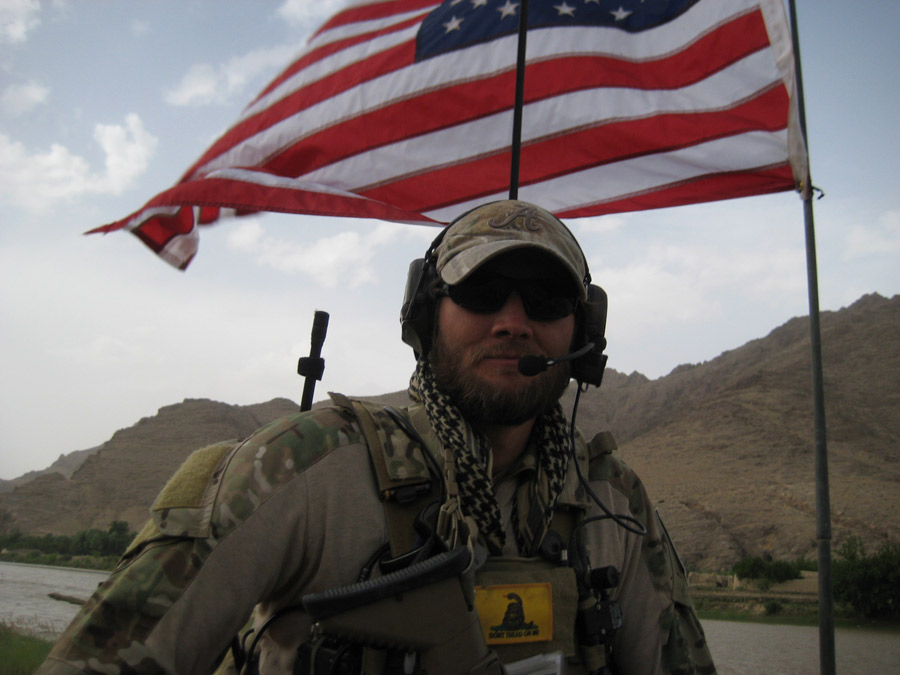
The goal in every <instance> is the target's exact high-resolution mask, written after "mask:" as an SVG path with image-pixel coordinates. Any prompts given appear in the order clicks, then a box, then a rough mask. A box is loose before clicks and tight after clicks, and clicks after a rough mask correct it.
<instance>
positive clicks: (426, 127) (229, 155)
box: [194, 12, 777, 175]
mask: <svg viewBox="0 0 900 675" xmlns="http://www.w3.org/2000/svg"><path fill="white" fill-rule="evenodd" d="M711 41H718V42H720V43H722V44H724V45H727V48H723V49H718V50H715V51H713V53H714V54H715V55H716V56H717V57H718V58H717V59H716V60H714V59H710V58H700V57H698V56H697V55H698V54H701V55H703V54H707V53H708V50H709V49H710V47H709V44H708V43H709V42H711ZM766 44H767V41H766V34H765V25H764V23H763V21H762V17H761V16H760V15H759V13H758V12H756V13H752V14H749V15H743V16H740V17H738V19H737V20H736V21H735V22H733V23H729V24H725V25H724V26H721V27H719V28H718V29H717V31H715V32H712V33H709V34H707V35H706V36H705V37H704V38H703V39H701V40H699V41H697V42H695V43H694V44H692V45H689V47H688V49H686V50H682V51H680V52H677V53H675V54H671V55H668V56H667V57H666V58H663V59H661V60H658V61H649V62H646V61H644V62H628V61H622V60H611V59H610V57H607V56H596V57H590V56H569V51H570V50H569V49H566V52H565V54H564V57H563V58H561V59H558V60H549V59H546V60H543V61H540V62H538V63H535V64H533V65H532V66H530V67H529V72H528V75H527V78H528V79H527V81H528V87H527V90H526V100H528V101H534V100H538V99H541V98H548V97H550V96H554V95H559V94H563V93H565V92H566V91H572V90H575V89H578V88H586V87H597V86H617V85H621V86H627V85H628V84H629V83H633V82H639V83H644V84H643V87H644V88H665V89H672V88H676V87H679V86H685V85H688V84H691V83H692V82H694V81H699V80H701V79H702V78H704V77H707V76H710V75H712V74H715V72H716V71H717V70H719V69H722V68H724V67H726V66H728V65H729V64H730V63H732V62H734V61H735V60H737V59H739V58H741V57H743V56H746V55H748V54H753V53H755V52H757V51H759V50H760V49H761V48H762V47H764V46H765V45H766ZM411 47H412V45H411V44H409V45H407V48H408V49H411ZM406 55H408V52H407V54H406ZM392 57H397V59H398V60H400V61H402V60H403V58H405V55H402V54H401V53H400V47H399V46H398V47H397V48H396V51H393V52H392ZM393 63H394V65H395V66H396V65H397V62H396V61H394V62H393ZM513 68H514V63H513V62H512V60H510V61H509V63H508V69H507V70H506V71H505V72H501V73H499V74H497V73H485V74H484V76H483V79H480V80H476V81H474V82H463V83H459V84H448V85H445V86H444V87H442V88H440V89H436V90H429V89H426V88H425V87H422V91H423V92H424V93H422V94H421V95H420V96H419V97H418V98H411V99H405V100H402V101H400V102H398V103H395V104H394V105H393V106H384V107H379V106H382V105H383V103H384V96H383V94H381V92H382V91H391V90H395V89H396V86H395V85H394V84H393V83H391V82H384V81H382V80H378V81H374V82H372V81H370V80H369V79H368V78H365V77H364V76H360V75H359V73H354V74H353V75H354V76H355V77H356V78H357V81H361V80H363V79H366V80H367V81H370V84H369V85H368V86H366V85H358V88H357V89H354V91H352V92H348V93H347V94H346V96H335V95H333V94H332V95H331V96H330V97H329V96H327V95H326V94H325V93H322V92H321V90H320V89H318V88H316V87H309V88H307V89H306V90H304V93H305V95H304V97H303V98H304V103H312V102H319V101H326V105H323V106H317V107H315V106H312V105H310V106H309V108H311V110H309V111H308V112H309V114H304V111H302V110H299V109H297V107H296V103H295V102H294V99H293V98H289V99H286V100H285V101H283V102H281V103H279V104H276V105H274V106H273V107H272V108H271V109H270V112H269V113H268V114H267V117H266V118H265V119H259V120H258V123H259V124H268V123H270V122H271V120H272V118H273V117H277V118H279V119H280V120H284V121H283V122H281V123H278V124H274V125H272V126H270V127H269V128H268V129H266V130H265V131H262V132H260V134H259V135H258V136H256V137H254V138H252V139H251V140H250V141H249V142H248V143H247V148H249V149H250V152H245V147H244V146H241V145H237V147H235V148H233V149H232V150H230V151H227V152H224V151H223V150H222V148H221V147H220V146H219V145H218V144H217V145H216V146H214V148H213V149H212V150H211V151H210V152H208V153H207V154H206V155H204V157H203V158H201V160H200V162H198V165H199V164H202V163H205V162H207V161H208V159H209V158H210V157H211V156H213V155H215V154H221V156H220V157H218V158H217V159H216V160H215V161H210V162H208V163H207V165H206V166H204V167H203V171H210V170H215V169H216V168H219V167H221V166H235V165H240V166H247V165H252V166H260V167H264V168H265V169H266V170H270V171H274V172H276V173H280V174H283V175H299V171H298V170H297V169H296V168H291V167H290V166H285V165H284V163H283V161H282V162H281V163H279V161H277V160H276V161H274V162H270V161H267V159H265V158H262V157H260V156H259V155H258V153H256V152H254V151H255V150H256V149H258V148H264V149H268V150H270V151H271V150H272V149H273V148H279V152H280V153H285V152H290V150H291V146H290V145H288V144H287V142H286V141H284V140H282V139H293V145H294V146H296V147H298V148H300V146H303V149H300V150H299V152H298V153H297V155H296V161H297V163H298V164H302V163H303V162H307V161H309V160H310V158H311V156H313V158H314V162H313V163H310V164H307V165H306V171H305V172H304V173H309V172H311V171H313V170H315V169H316V168H318V167H320V166H323V165H326V164H329V163H331V162H334V161H337V160H340V159H342V158H343V157H346V156H349V155H352V154H354V153H356V152H359V151H360V150H361V149H367V148H371V147H374V146H378V145H382V144H385V143H388V142H391V141H392V140H399V139H401V138H403V137H413V136H416V135H419V134H422V133H425V132H428V131H434V130H439V129H441V128H445V127H447V126H450V125H452V124H455V123H459V122H462V121H465V120H466V119H475V118H477V117H484V116H486V115H489V114H491V113H493V112H496V111H498V110H503V109H508V108H509V107H510V106H511V102H512V99H513V91H514V90H513V86H514V72H513V70H512V69H513ZM385 70H387V68H385ZM369 74H371V71H370V73H369ZM344 75H345V73H344V72H343V71H341V72H340V73H337V74H335V76H334V77H333V78H331V79H330V80H329V83H333V82H334V80H335V79H336V78H338V77H341V78H343V77H344ZM399 77H401V75H399V74H398V78H399ZM772 77H777V72H773V73H772ZM323 86H324V83H323ZM333 86H343V87H349V81H344V82H341V83H340V85H333ZM298 96H299V95H298ZM345 99H346V100H345ZM358 99H361V100H365V101H371V102H372V103H371V107H370V108H369V109H365V110H363V109H361V108H360V107H359V106H358V105H357V106H354V105H353V101H354V100H358ZM432 101H434V102H435V103H432ZM292 110H293V111H295V114H293V115H292V114H291V111H292ZM345 110H351V111H353V116H352V117H351V118H350V119H347V120H345V119H344V114H339V113H337V111H341V112H342V113H343V111H345ZM396 119H402V120H404V124H403V125H396V124H392V123H391V122H392V120H396ZM338 125H346V126H338ZM319 127H324V130H323V131H322V132H321V134H322V135H321V136H318V135H316V134H314V133H310V132H309V130H310V129H315V128H319ZM249 129H250V127H249V126H248V127H245V128H243V129H241V128H239V127H236V128H235V133H242V134H243V135H245V136H247V135H249V134H248V132H249ZM302 130H305V131H306V133H305V134H303V135H301V131H302ZM510 135H511V133H510V134H505V135H504V136H510ZM390 136H392V137H390ZM235 140H236V136H234V135H231V136H228V137H227V138H223V139H222V143H223V145H224V144H227V143H234V142H235ZM335 141H337V142H335ZM354 144H356V145H355V147H354ZM286 145H287V147H285V146H286ZM282 148H283V149H282ZM305 150H309V151H305ZM272 156H273V155H271V154H270V155H269V157H272ZM194 171H195V172H196V171H197V168H196V167H195V169H194Z"/></svg>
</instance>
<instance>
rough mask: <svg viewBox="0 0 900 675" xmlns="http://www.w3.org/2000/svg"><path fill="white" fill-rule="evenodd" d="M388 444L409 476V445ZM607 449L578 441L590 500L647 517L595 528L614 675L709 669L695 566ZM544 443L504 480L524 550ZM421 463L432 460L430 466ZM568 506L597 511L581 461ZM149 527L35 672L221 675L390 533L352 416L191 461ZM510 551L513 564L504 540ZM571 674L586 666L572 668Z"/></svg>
mask: <svg viewBox="0 0 900 675" xmlns="http://www.w3.org/2000/svg"><path fill="white" fill-rule="evenodd" d="M405 413H406V414H407V416H408V417H409V418H410V419H411V421H412V423H413V425H414V427H415V428H416V430H417V431H418V432H419V434H420V435H421V436H422V438H424V440H425V442H426V444H427V445H428V446H429V447H430V448H432V450H436V449H437V448H438V442H437V439H436V437H435V435H434V433H433V431H432V430H431V428H430V426H429V425H428V422H427V418H426V416H425V414H424V410H423V409H422V408H421V407H419V406H412V407H411V408H409V409H407V410H406V411H405ZM387 440H388V442H387V443H386V447H387V448H389V449H391V452H395V453H396V455H397V456H396V457H394V458H393V459H391V460H390V462H391V463H393V464H394V465H395V466H399V467H400V470H401V472H402V471H403V463H404V462H407V461H408V456H409V453H407V452H406V449H407V448H408V446H409V445H410V440H409V438H408V437H407V436H406V435H405V434H404V433H403V432H402V431H401V430H400V429H399V428H398V429H397V430H396V433H395V434H394V435H393V438H389V439H387ZM602 445H603V444H602V443H592V444H591V445H590V446H588V444H585V443H584V440H583V439H582V438H581V437H580V435H579V438H578V442H577V454H578V457H579V462H580V464H581V465H582V466H584V467H585V469H588V461H587V456H588V452H589V447H590V454H591V456H592V458H591V461H590V465H589V474H588V472H587V471H585V473H586V475H589V477H590V481H591V486H592V488H593V490H594V491H595V493H596V494H597V495H598V496H599V497H600V499H601V500H603V501H604V503H605V504H606V506H607V507H608V508H609V509H610V510H611V511H613V512H614V513H628V514H631V515H632V516H633V517H634V518H636V519H637V520H639V521H640V522H642V523H643V524H644V526H645V527H646V529H647V533H646V535H644V536H638V535H636V534H633V533H631V532H628V531H626V530H624V529H622V528H621V527H618V526H617V525H615V524H614V523H613V522H611V521H610V520H602V521H600V522H598V523H592V524H591V525H589V526H587V527H585V528H584V533H585V536H586V539H587V551H588V554H589V556H590V560H591V564H592V565H593V566H594V567H599V566H602V565H615V566H616V567H617V568H618V570H619V572H620V577H621V581H620V583H619V585H618V586H617V587H616V588H615V589H613V591H612V597H613V598H614V599H615V600H617V601H618V604H619V606H620V607H621V610H622V613H623V616H624V625H623V627H622V628H621V629H619V630H618V631H617V632H616V634H615V643H614V650H615V651H614V653H615V659H616V672H619V673H625V674H634V675H648V674H653V673H714V672H715V670H714V668H713V665H712V661H711V658H710V655H709V651H708V649H707V647H706V643H705V639H704V636H703V631H702V628H701V627H700V624H699V622H698V620H697V618H696V615H695V614H694V611H693V609H692V606H691V602H690V599H689V595H688V588H687V580H686V577H685V573H684V569H683V568H682V566H681V563H680V561H679V559H678V556H677V554H676V553H675V550H674V548H673V546H672V543H671V541H670V540H669V538H668V535H667V533H666V532H665V528H664V527H662V525H661V521H659V519H658V516H657V515H656V513H655V511H654V509H653V507H652V505H651V503H650V501H649V498H648V496H647V493H646V491H645V489H644V488H643V486H642V484H641V482H640V480H639V479H638V478H637V476H636V475H635V474H634V472H633V471H632V470H631V469H629V468H628V467H627V466H626V465H625V464H624V463H623V462H622V461H621V460H619V459H618V458H617V457H616V456H615V454H613V452H612V448H610V447H602ZM533 465H534V457H533V449H532V450H530V451H529V452H526V453H525V454H524V455H523V457H522V458H521V459H520V461H519V462H518V464H517V465H516V466H514V467H513V468H512V469H510V470H508V471H506V472H504V474H503V475H502V476H501V477H500V478H499V479H498V480H497V481H496V482H495V492H496V494H497V499H498V502H499V504H500V507H501V512H502V516H503V522H504V525H505V527H506V528H507V530H508V535H509V536H507V542H514V541H515V537H514V536H512V533H511V524H510V511H511V504H512V500H513V499H514V496H515V492H516V488H517V482H518V480H519V478H520V477H521V476H522V475H527V472H528V471H533ZM419 469H421V467H419ZM559 503H560V505H561V506H570V507H576V508H578V509H582V510H583V512H584V513H585V515H586V516H593V515H599V513H600V512H599V510H598V508H597V507H596V506H594V505H593V504H592V503H591V502H590V501H589V500H588V499H587V498H586V495H585V494H584V491H583V490H582V489H581V488H580V486H579V485H578V480H577V476H576V475H575V472H574V470H573V467H571V466H570V468H569V474H568V476H567V480H566V486H565V488H564V490H563V494H562V496H561V497H560V500H559ZM151 513H152V519H151V520H150V522H149V523H148V524H147V525H146V526H145V527H144V529H143V531H142V532H141V533H140V534H139V535H138V537H137V538H136V539H135V541H134V542H133V543H132V544H131V546H130V547H129V549H128V550H127V551H126V553H125V554H124V555H123V557H122V559H121V560H120V561H119V563H118V565H117V567H116V569H115V571H114V572H113V574H112V575H111V576H110V577H109V579H108V580H107V581H106V582H105V583H104V584H103V585H102V586H101V587H100V588H99V589H98V590H97V592H96V593H95V594H94V595H93V596H92V597H91V598H90V599H89V601H88V602H87V603H86V605H85V606H84V608H83V609H82V610H81V611H80V613H79V614H78V615H77V616H76V618H75V619H74V620H73V621H72V623H71V625H70V626H69V627H68V629H67V630H66V632H65V634H64V635H63V636H62V637H61V638H60V640H59V641H58V642H57V644H56V645H55V646H54V648H53V650H52V652H51V653H50V655H49V656H48V658H47V660H46V661H45V662H44V664H43V665H42V666H41V668H40V669H39V670H38V673H40V674H41V675H51V674H52V675H57V674H70V673H83V672H88V673H106V674H110V675H118V674H122V675H124V674H126V673H176V674H178V675H187V674H189V673H210V672H212V671H214V670H215V669H216V668H217V666H218V665H219V664H220V662H221V660H222V658H223V656H225V655H227V652H228V648H229V644H230V642H231V640H232V638H233V637H234V636H235V635H238V634H239V633H241V632H242V629H243V628H244V627H245V626H246V625H247V623H248V621H250V620H251V619H252V621H253V623H254V625H255V626H256V627H257V628H259V627H260V626H261V625H262V624H263V623H264V622H265V621H266V619H267V618H269V617H271V616H272V615H273V614H274V613H275V612H277V611H278V610H280V609H283V608H286V607H291V606H299V601H300V598H301V597H302V596H303V595H305V594H307V593H313V592H320V591H324V590H327V589H329V588H333V587H336V586H341V585H346V584H350V583H353V582H355V581H356V580H357V576H358V574H359V571H360V569H361V568H362V567H363V566H364V565H365V564H366V562H367V560H368V559H369V558H370V557H371V555H372V553H373V552H374V551H375V550H377V549H378V548H379V547H380V546H382V545H383V544H384V543H385V542H387V541H388V540H389V532H388V525H387V521H386V516H385V512H384V509H383V507H382V503H381V501H380V497H379V491H378V488H377V485H376V480H375V477H374V474H373V470H372V466H371V463H370V459H369V451H368V448H367V445H366V441H365V435H364V433H363V431H362V429H361V427H360V423H359V421H358V419H357V417H356V416H355V415H354V414H353V413H352V412H351V411H350V410H348V409H346V408H342V407H332V408H323V409H318V410H314V411H311V412H307V413H300V414H297V415H293V416H289V417H286V418H283V419H281V420H277V421H275V422H273V423H271V424H269V425H267V426H265V427H263V428H262V429H260V430H259V431H258V432H256V433H255V434H254V435H253V436H251V437H250V438H249V439H247V440H246V441H244V442H242V443H239V444H238V443H234V442H232V443H221V444H217V445H212V446H209V447H207V448H204V449H202V450H199V451H197V452H195V453H194V454H193V455H192V456H191V457H190V458H189V459H188V460H187V461H186V462H185V464H184V465H183V466H182V468H181V469H180V470H179V471H178V472H177V473H176V475H175V476H174V477H173V478H172V479H171V480H170V482H169V484H168V485H167V486H166V487H165V488H164V489H163V490H162V492H161V493H160V495H159V496H158V498H157V500H156V502H155V503H154V505H153V507H152V511H151ZM510 548H511V549H512V550H506V549H505V550H504V552H503V553H504V556H515V555H517V552H516V551H515V550H514V548H515V544H514V543H508V544H507V549H510ZM310 624H311V620H310V617H309V616H308V615H307V614H305V613H304V612H303V611H302V607H299V608H298V611H289V612H285V613H283V615H282V616H281V617H280V618H279V619H278V620H277V621H276V622H274V623H272V625H271V627H269V628H268V629H267V630H266V631H265V633H264V635H263V637H262V639H261V640H260V645H259V651H260V662H259V668H260V672H262V673H266V674H269V673H292V672H293V666H294V660H295V655H296V653H297V649H298V647H299V645H300V644H301V643H302V642H304V641H306V640H307V638H308V636H309V634H310ZM569 672H579V671H578V670H577V667H575V668H574V669H571V668H570V671H569Z"/></svg>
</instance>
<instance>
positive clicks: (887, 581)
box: [832, 536, 900, 619]
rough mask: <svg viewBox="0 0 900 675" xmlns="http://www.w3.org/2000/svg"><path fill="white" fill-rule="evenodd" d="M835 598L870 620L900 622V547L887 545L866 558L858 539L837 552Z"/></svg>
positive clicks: (853, 538) (852, 539) (848, 541)
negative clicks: (895, 620) (896, 620)
mask: <svg viewBox="0 0 900 675" xmlns="http://www.w3.org/2000/svg"><path fill="white" fill-rule="evenodd" d="M836 553H837V556H836V558H835V561H834V563H833V575H832V576H833V581H834V598H835V600H836V601H838V602H844V603H847V604H848V605H850V606H851V607H853V609H854V610H855V611H856V612H859V613H860V614H862V615H863V616H864V617H866V618H867V619H900V545H897V544H895V543H891V542H888V543H885V544H883V545H882V546H881V548H879V549H878V552H877V553H875V554H874V555H871V556H867V555H866V550H865V547H864V546H863V543H862V540H861V539H860V538H859V537H856V536H852V537H850V538H849V539H848V540H847V541H846V542H845V543H844V545H843V546H841V548H839V549H838V550H837V552H836Z"/></svg>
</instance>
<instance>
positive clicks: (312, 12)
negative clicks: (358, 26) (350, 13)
mask: <svg viewBox="0 0 900 675" xmlns="http://www.w3.org/2000/svg"><path fill="white" fill-rule="evenodd" d="M344 5H345V0H321V1H320V2H309V0H285V1H284V3H283V4H282V5H281V7H279V8H278V11H277V14H278V16H280V17H281V18H282V19H284V20H285V21H287V22H288V24H290V25H291V26H300V27H304V28H313V27H315V28H318V24H319V23H321V22H322V17H323V16H328V17H330V16H331V15H332V14H335V13H336V12H337V11H338V10H339V9H341V8H342V7H343V6H344ZM313 22H315V24H316V25H315V26H311V25H310V24H312V23H313Z"/></svg>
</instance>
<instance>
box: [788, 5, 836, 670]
mask: <svg viewBox="0 0 900 675" xmlns="http://www.w3.org/2000/svg"><path fill="white" fill-rule="evenodd" d="M788 7H789V10H790V16H791V38H792V41H793V43H794V69H795V71H796V77H797V102H798V106H799V114H800V129H801V131H802V132H803V140H804V142H807V146H806V147H807V151H808V150H809V145H808V136H807V133H806V108H805V104H804V99H803V74H802V71H801V68H800V38H799V31H798V30H797V8H796V7H795V5H794V0H788ZM808 180H810V181H812V179H811V178H808ZM808 187H809V189H808V190H806V196H805V197H804V200H803V220H804V224H805V230H806V283H807V287H808V292H809V335H810V350H811V353H812V385H813V424H814V427H815V477H816V545H817V552H818V562H819V671H820V672H821V673H822V675H835V650H834V596H833V593H832V578H831V498H830V496H829V489H828V444H827V440H826V434H825V385H824V376H823V374H822V334H821V328H820V324H819V279H818V271H817V265H816V234H815V218H814V215H813V204H812V195H813V190H812V183H811V182H810V185H809V186H808Z"/></svg>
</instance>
